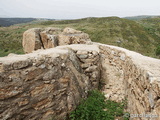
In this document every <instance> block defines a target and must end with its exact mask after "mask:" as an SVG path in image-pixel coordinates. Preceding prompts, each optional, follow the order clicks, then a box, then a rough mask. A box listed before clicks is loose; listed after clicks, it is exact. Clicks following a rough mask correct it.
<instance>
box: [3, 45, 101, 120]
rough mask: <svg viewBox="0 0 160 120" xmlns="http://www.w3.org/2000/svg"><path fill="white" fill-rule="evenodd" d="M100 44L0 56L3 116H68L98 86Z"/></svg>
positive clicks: (24, 119) (32, 119)
mask: <svg viewBox="0 0 160 120" xmlns="http://www.w3.org/2000/svg"><path fill="white" fill-rule="evenodd" d="M99 61H100V56H99V50H98V47H97V46H94V45H92V46H87V45H81V46H78V45H71V46H64V47H57V48H52V49H48V50H39V51H36V52H34V53H30V54H26V55H13V56H9V57H4V58H0V119H1V120H41V119H42V120H49V119H53V118H54V119H56V120H65V118H66V117H67V116H68V113H70V112H71V111H72V110H73V109H75V107H76V106H77V105H78V104H79V102H80V101H81V99H82V98H86V97H87V93H88V91H89V90H92V89H95V88H97V89H98V86H99V81H100V62H99Z"/></svg>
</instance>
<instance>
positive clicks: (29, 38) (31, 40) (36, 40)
mask: <svg viewBox="0 0 160 120" xmlns="http://www.w3.org/2000/svg"><path fill="white" fill-rule="evenodd" d="M40 32H41V29H40V28H32V29H29V30H27V31H25V32H24V34H23V42H22V44H23V49H24V52H25V53H30V52H32V51H34V50H38V49H41V48H42V42H41V41H40V35H39V33H40Z"/></svg>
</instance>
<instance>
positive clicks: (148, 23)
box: [0, 17, 160, 57]
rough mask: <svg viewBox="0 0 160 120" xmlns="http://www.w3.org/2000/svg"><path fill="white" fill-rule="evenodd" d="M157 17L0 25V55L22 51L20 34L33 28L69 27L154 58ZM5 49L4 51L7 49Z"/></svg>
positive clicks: (159, 40) (158, 39)
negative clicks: (4, 26) (0, 26)
mask: <svg viewBox="0 0 160 120" xmlns="http://www.w3.org/2000/svg"><path fill="white" fill-rule="evenodd" d="M159 20H160V18H158V17H157V18H145V19H140V20H135V21H133V20H127V19H122V18H118V17H105V18H83V19H77V20H61V21H45V22H41V23H39V22H37V23H36V22H33V23H30V24H21V25H16V26H11V27H6V28H0V56H4V55H7V54H8V53H9V52H16V51H19V52H20V53H23V51H22V34H23V32H24V31H25V30H27V29H29V28H33V27H42V28H43V27H59V28H65V27H72V28H75V29H78V30H81V31H83V32H86V33H88V34H89V35H90V38H91V40H92V41H94V42H100V43H104V44H109V45H115V46H120V47H123V48H126V49H129V50H133V51H136V52H139V53H141V54H143V55H147V56H151V57H156V48H157V46H158V44H160V22H159ZM6 49H7V50H8V52H5V51H7V50H6Z"/></svg>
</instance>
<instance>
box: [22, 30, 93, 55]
mask: <svg viewBox="0 0 160 120" xmlns="http://www.w3.org/2000/svg"><path fill="white" fill-rule="evenodd" d="M90 43H91V40H90V38H89V35H88V34H86V33H83V32H82V31H78V30H75V29H72V28H68V27H67V28H65V29H64V30H62V29H59V28H45V29H42V28H32V29H29V30H27V31H26V32H24V34H23V48H24V52H25V53H31V52H33V51H35V50H38V49H48V48H54V47H56V46H61V45H70V44H90Z"/></svg>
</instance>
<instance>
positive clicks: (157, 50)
mask: <svg viewBox="0 0 160 120" xmlns="http://www.w3.org/2000/svg"><path fill="white" fill-rule="evenodd" d="M156 55H157V56H160V45H159V46H158V47H157V49H156Z"/></svg>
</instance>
